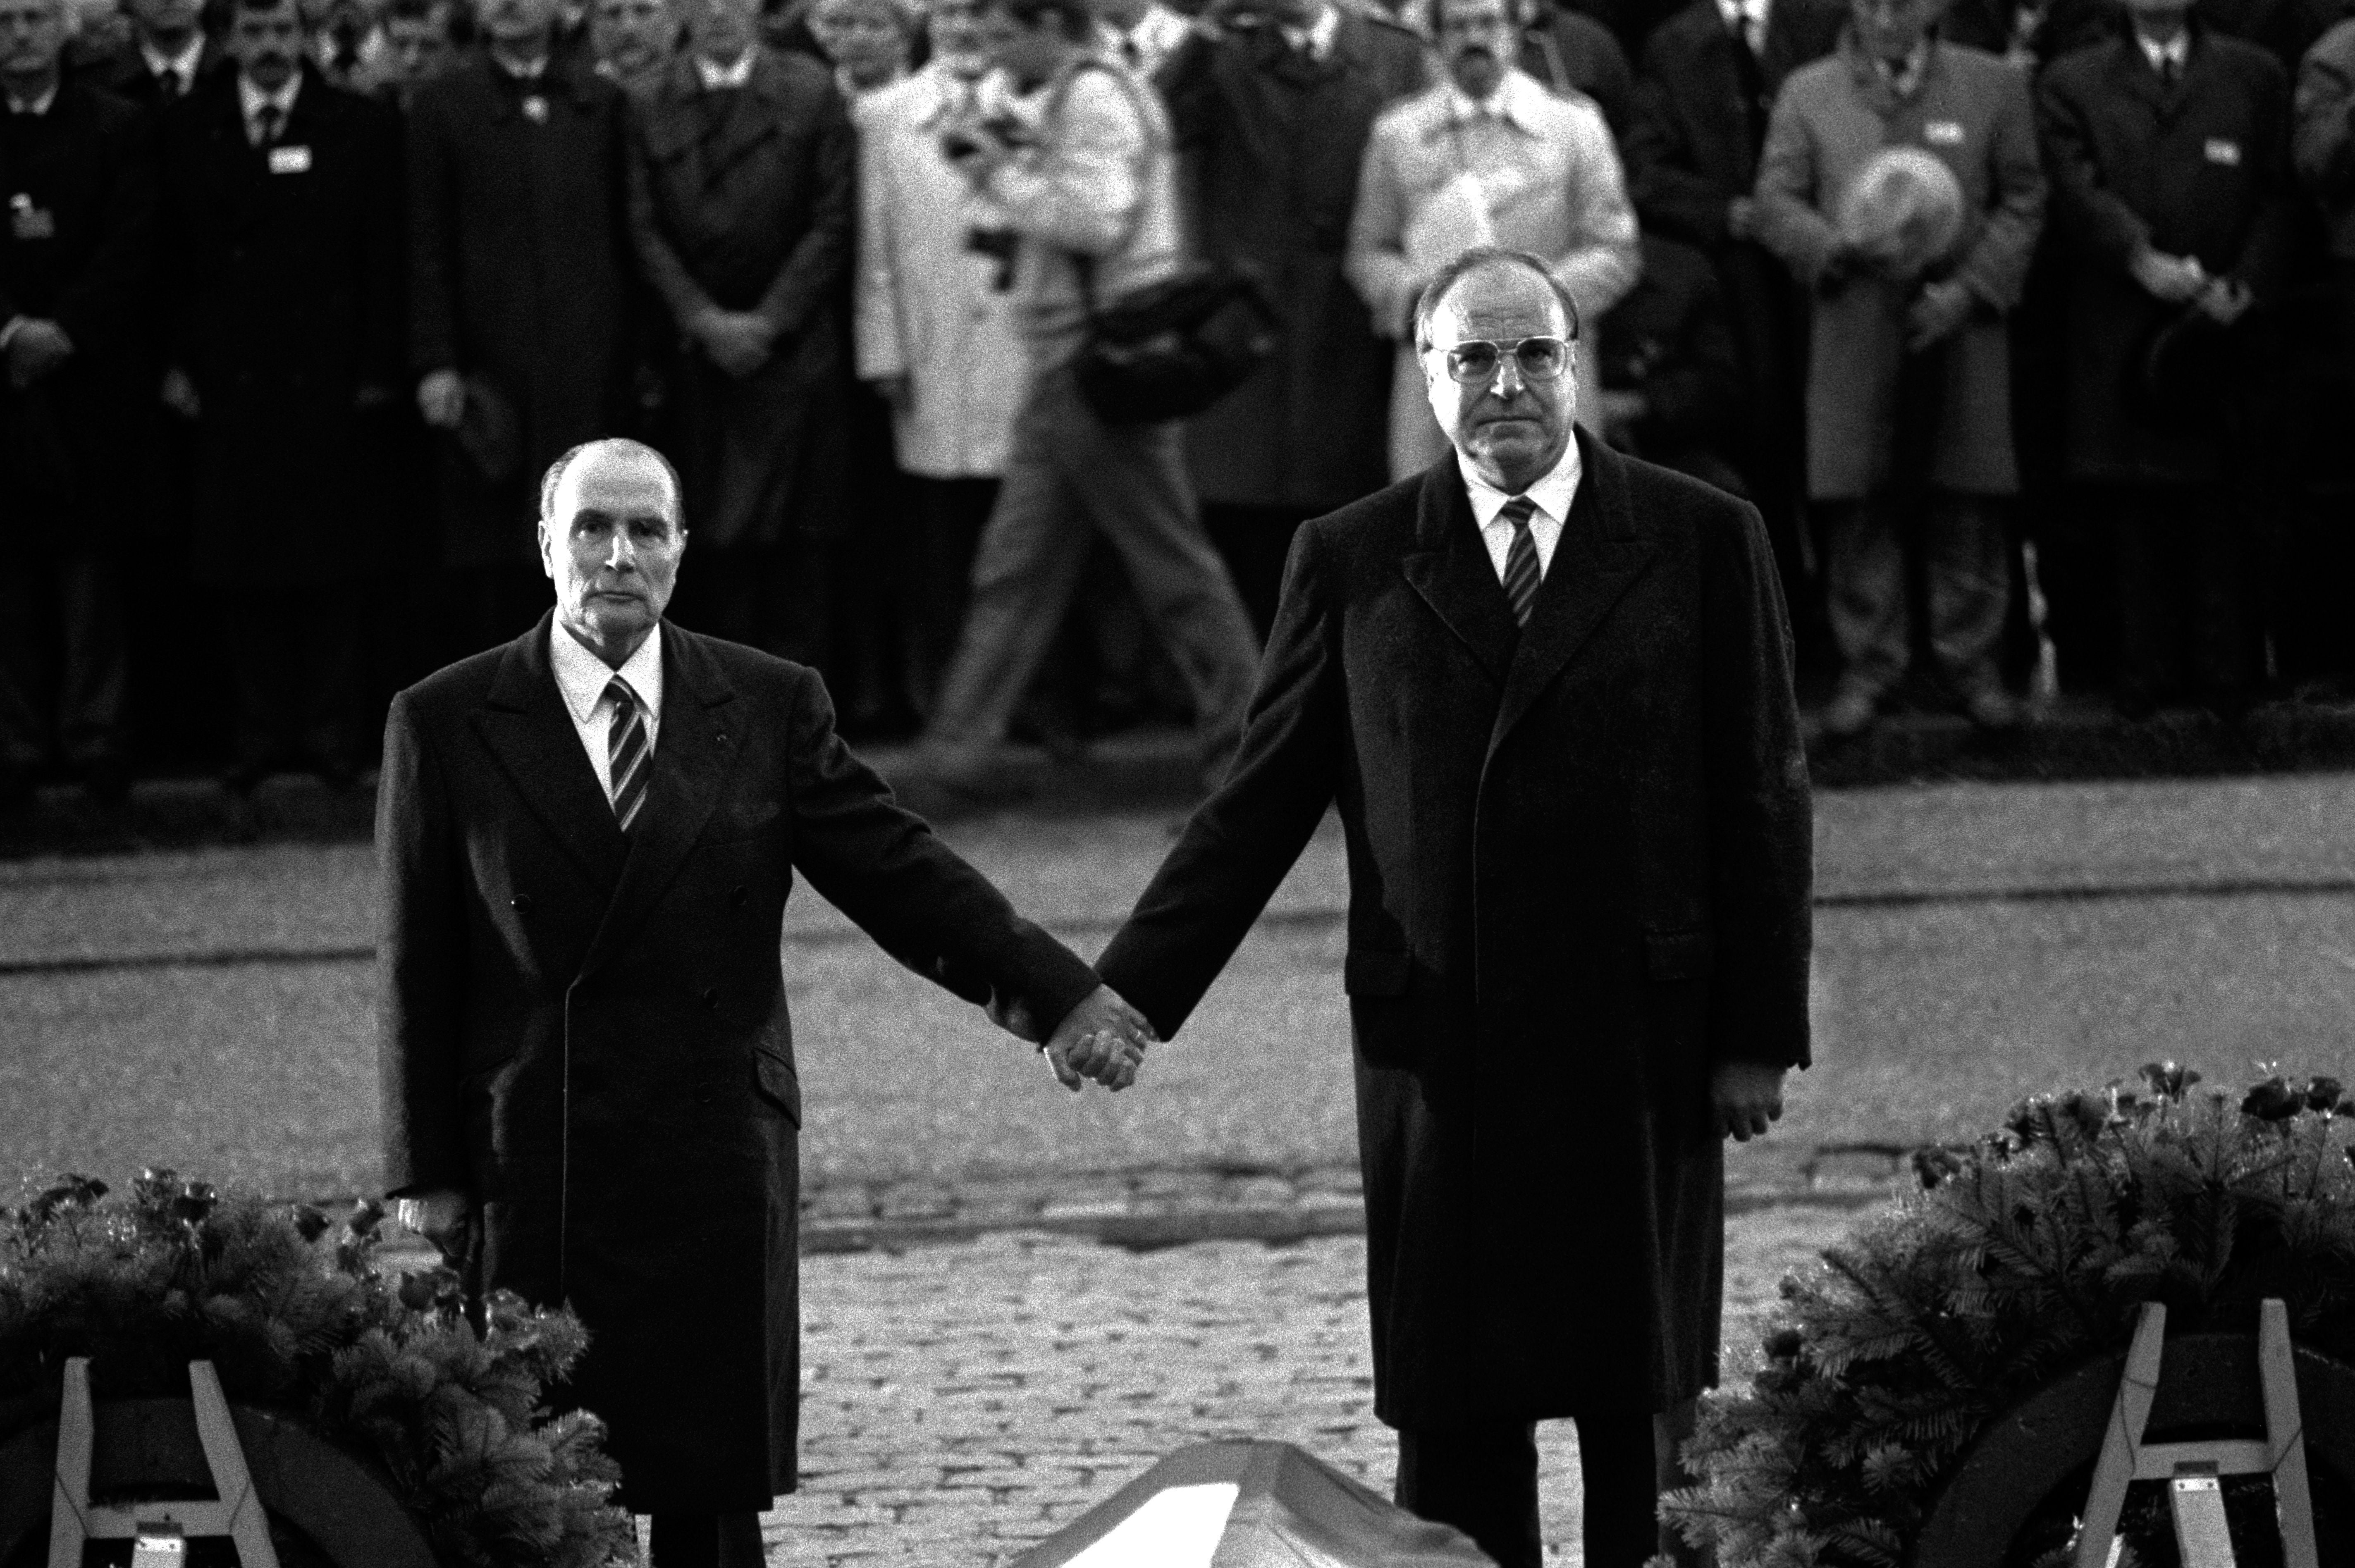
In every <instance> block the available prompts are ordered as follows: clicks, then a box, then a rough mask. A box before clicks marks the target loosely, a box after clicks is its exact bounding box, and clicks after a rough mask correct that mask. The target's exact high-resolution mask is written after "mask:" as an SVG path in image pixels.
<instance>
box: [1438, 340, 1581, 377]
mask: <svg viewBox="0 0 2355 1568" xmlns="http://www.w3.org/2000/svg"><path fill="white" fill-rule="evenodd" d="M1426 352H1428V353H1433V354H1444V355H1445V356H1446V357H1447V374H1448V376H1449V377H1450V378H1451V379H1455V380H1457V381H1461V382H1462V383H1463V384H1464V385H1465V386H1467V387H1485V386H1487V384H1488V383H1489V382H1490V381H1492V380H1494V379H1496V376H1497V364H1498V362H1499V361H1500V360H1501V359H1502V358H1503V357H1504V356H1505V355H1507V354H1510V355H1511V356H1512V357H1513V368H1515V369H1517V370H1518V371H1519V372H1520V373H1521V379H1522V380H1524V381H1552V380H1558V379H1561V373H1562V372H1563V371H1564V370H1567V369H1569V368H1570V340H1569V339H1568V338H1563V337H1524V338H1522V339H1521V340H1520V341H1519V342H1518V343H1491V342H1489V341H1488V340H1487V338H1485V337H1467V338H1465V340H1464V341H1463V342H1461V343H1451V344H1449V345H1448V346H1447V347H1444V348H1441V347H1436V346H1434V347H1432V348H1430V349H1428V350H1426Z"/></svg>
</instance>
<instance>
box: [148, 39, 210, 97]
mask: <svg viewBox="0 0 2355 1568" xmlns="http://www.w3.org/2000/svg"><path fill="white" fill-rule="evenodd" d="M139 58H140V59H144V61H146V62H147V74H148V75H150V76H168V77H170V78H172V83H173V86H174V88H175V89H176V91H178V93H179V95H180V96H181V97H182V98H186V96H187V95H188V91H189V90H190V89H191V88H193V87H195V86H196V85H197V66H198V65H199V64H201V63H203V60H204V58H205V36H204V34H203V33H202V32H201V31H199V32H197V34H195V35H194V36H193V37H190V38H189V39H188V41H187V44H186V47H184V48H182V49H181V50H180V52H179V53H178V54H176V55H165V54H158V53H157V52H156V51H155V48H154V47H153V46H151V45H150V44H149V43H148V42H147V40H146V39H144V38H142V39H141V40H139Z"/></svg>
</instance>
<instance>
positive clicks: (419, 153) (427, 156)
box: [405, 90, 463, 376]
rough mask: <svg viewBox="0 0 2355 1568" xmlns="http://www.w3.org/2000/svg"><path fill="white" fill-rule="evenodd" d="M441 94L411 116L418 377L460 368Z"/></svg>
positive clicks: (453, 214) (451, 190)
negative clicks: (437, 371) (436, 371)
mask: <svg viewBox="0 0 2355 1568" xmlns="http://www.w3.org/2000/svg"><path fill="white" fill-rule="evenodd" d="M446 120H447V111H446V109H445V107H444V106H443V104H442V102H441V101H440V94H438V93H435V92H433V91H431V90H429V91H426V92H423V93H421V94H420V95H419V97H418V101H417V102H416V104H415V105H414V106H413V107H412V108H411V109H410V113H409V126H408V136H407V142H406V147H405V151H406V173H407V176H408V187H409V190H408V197H409V202H408V206H409V368H410V370H412V371H414V372H415V373H416V374H418V375H420V376H423V375H427V374H430V373H431V372H432V371H435V370H454V369H459V368H463V367H461V366H460V364H459V362H458V255H457V246H458V215H457V211H456V208H457V203H458V186H457V170H456V166H455V162H454V158H455V155H454V154H453V151H452V149H451V146H450V132H449V126H448V124H447V123H446Z"/></svg>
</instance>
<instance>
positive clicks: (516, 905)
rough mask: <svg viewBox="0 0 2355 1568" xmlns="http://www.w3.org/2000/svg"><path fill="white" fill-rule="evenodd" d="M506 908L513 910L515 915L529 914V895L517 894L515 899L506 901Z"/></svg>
mask: <svg viewBox="0 0 2355 1568" xmlns="http://www.w3.org/2000/svg"><path fill="white" fill-rule="evenodd" d="M507 907H508V908H510V909H512V910H514V911H515V912H516V913H517V914H529V913H530V912H531V895H530V894H529V893H517V894H516V896H515V897H513V898H511V899H509V900H507Z"/></svg>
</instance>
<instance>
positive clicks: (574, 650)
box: [548, 616, 663, 724]
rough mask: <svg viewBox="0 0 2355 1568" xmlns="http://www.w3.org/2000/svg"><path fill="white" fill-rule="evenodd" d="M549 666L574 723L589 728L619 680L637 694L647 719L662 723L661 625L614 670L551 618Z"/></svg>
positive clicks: (560, 623) (560, 622)
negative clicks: (628, 685) (589, 724)
mask: <svg viewBox="0 0 2355 1568" xmlns="http://www.w3.org/2000/svg"><path fill="white" fill-rule="evenodd" d="M548 662H549V664H550V665H551V666H553V667H555V670H556V689H557V690H558V691H559V692H561V693H562V694H563V696H564V706H565V707H566V708H568V709H570V710H571V713H572V718H573V721H574V722H575V723H579V724H586V723H588V722H589V720H591V718H592V717H594V716H595V714H596V711H597V704H598V703H600V702H602V701H603V700H604V699H605V688H606V687H607V686H609V685H611V684H612V683H613V677H615V676H617V675H618V676H620V677H622V678H623V680H626V681H628V682H629V683H630V689H631V690H632V691H634V692H636V693H637V694H638V701H639V703H640V705H642V706H643V707H644V708H645V710H646V716H647V717H648V718H649V719H650V720H653V721H655V723H660V722H661V721H662V698H663V664H662V623H661V622H659V621H657V622H655V629H654V630H653V631H652V632H651V633H649V634H647V636H646V640H645V642H643V643H640V644H639V645H638V651H637V652H636V653H634V654H632V655H631V656H629V658H628V659H627V660H625V661H624V662H623V665H622V667H621V668H620V669H614V668H613V667H611V666H609V665H608V664H606V662H605V661H604V660H603V659H601V658H599V657H598V656H596V655H595V654H592V653H591V652H590V651H589V650H588V648H587V647H586V646H584V645H582V643H581V639H580V638H578V637H576V636H574V635H572V634H571V633H570V632H568V631H566V630H565V629H564V623H563V622H562V621H560V620H558V619H556V618H555V617H553V616H550V617H549V623H548Z"/></svg>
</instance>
